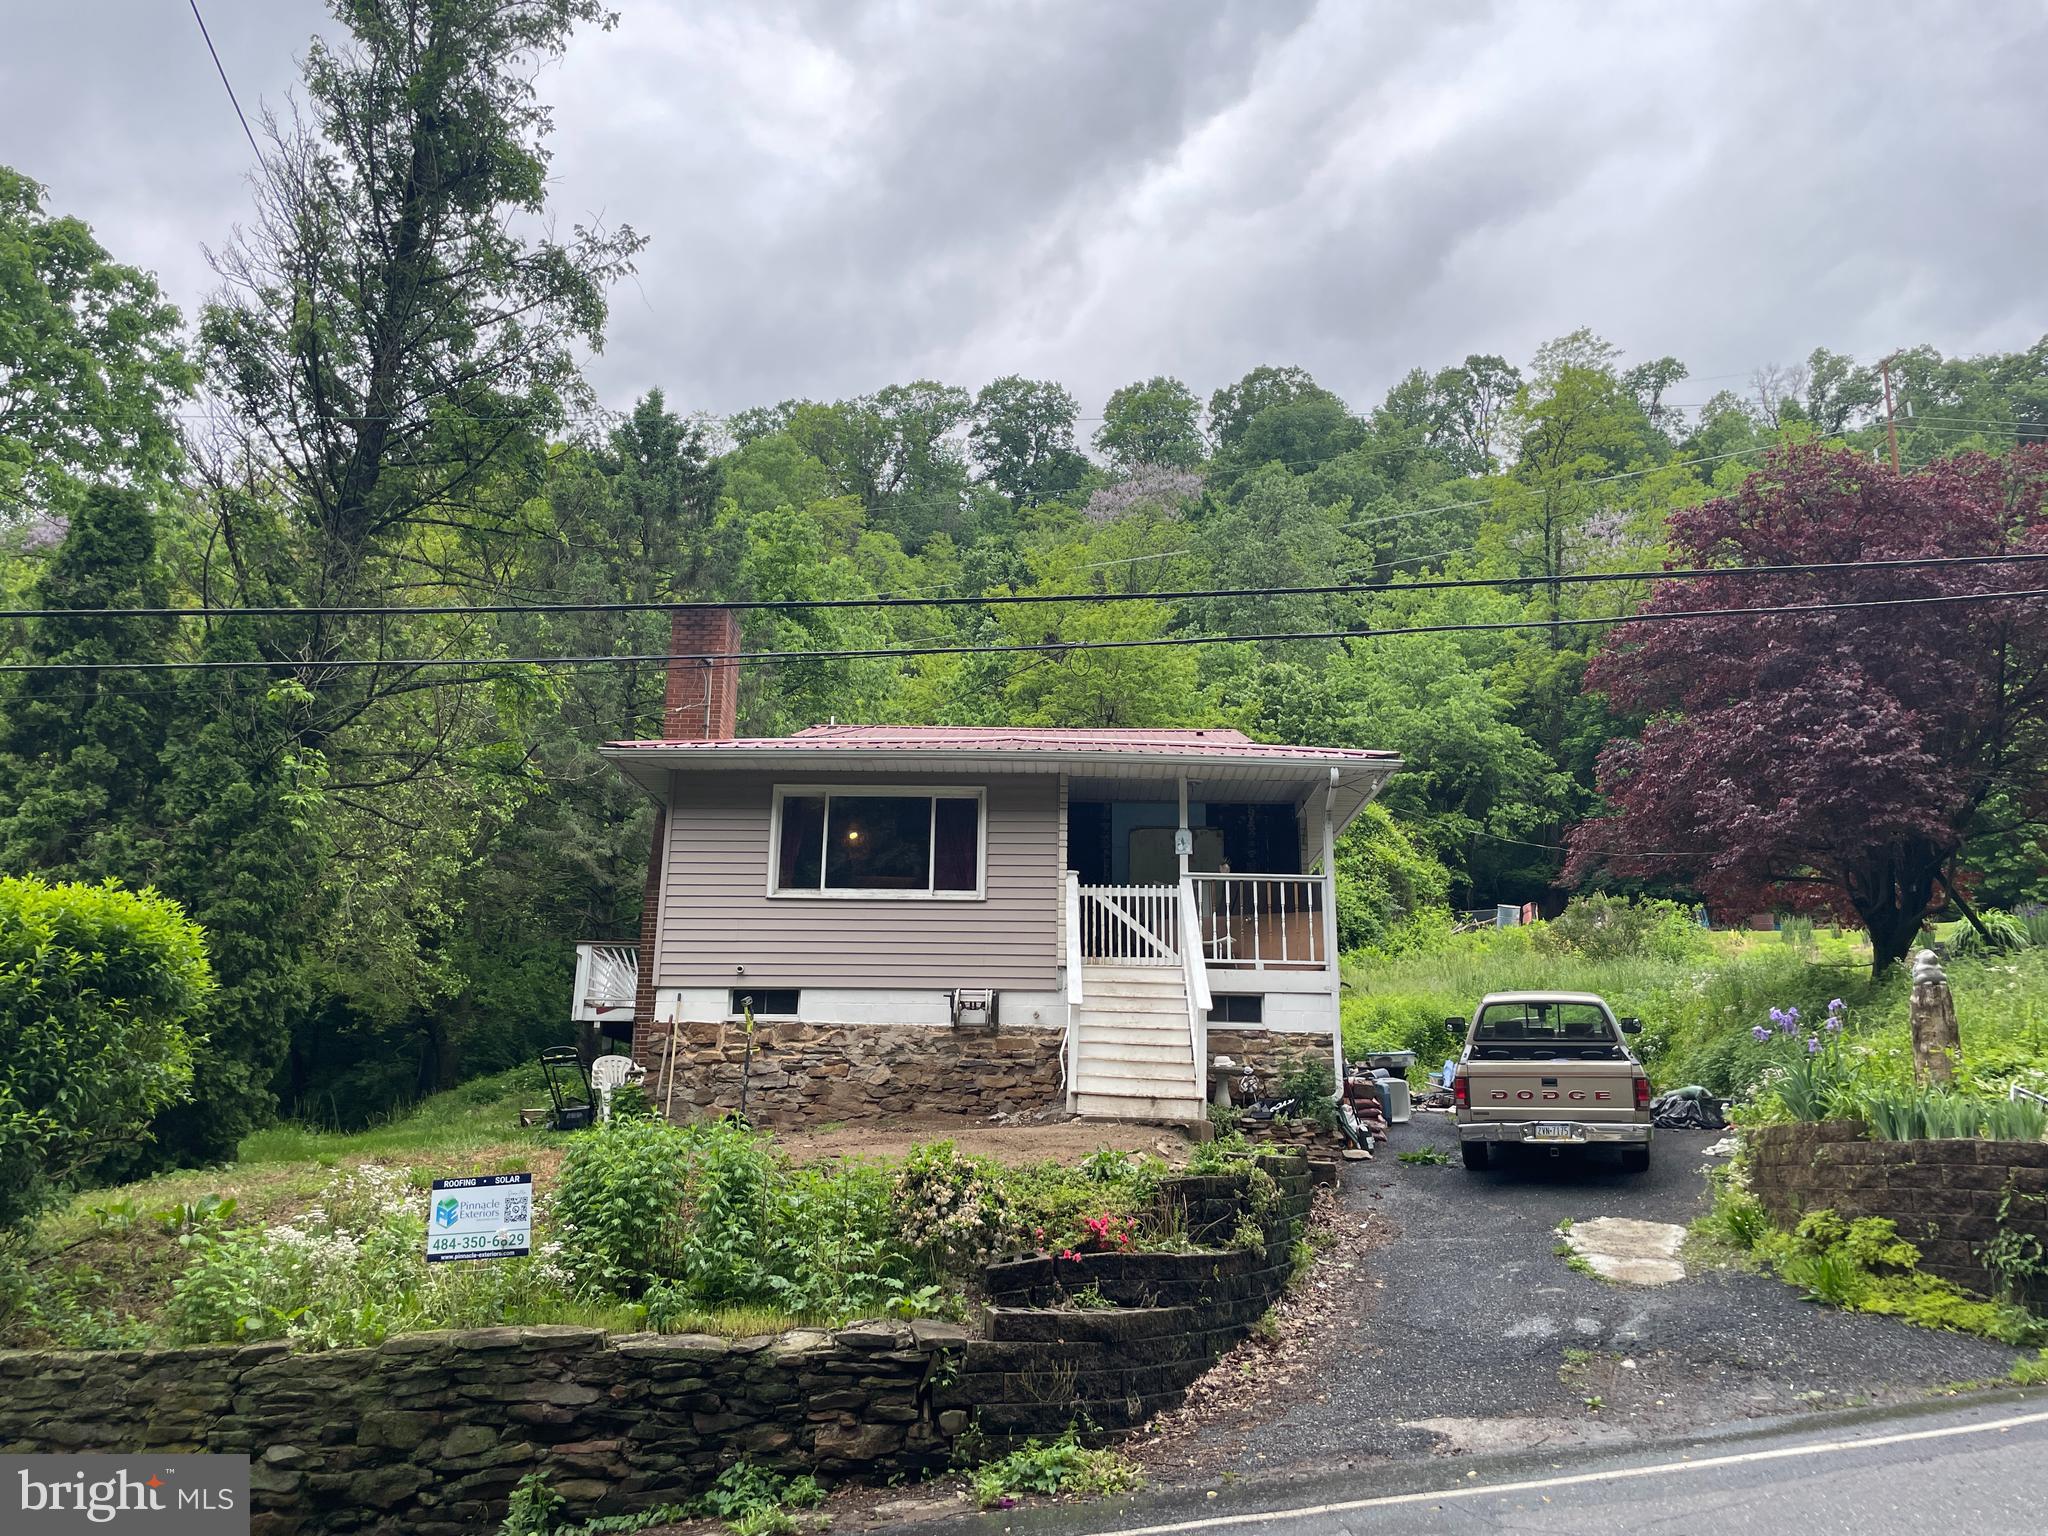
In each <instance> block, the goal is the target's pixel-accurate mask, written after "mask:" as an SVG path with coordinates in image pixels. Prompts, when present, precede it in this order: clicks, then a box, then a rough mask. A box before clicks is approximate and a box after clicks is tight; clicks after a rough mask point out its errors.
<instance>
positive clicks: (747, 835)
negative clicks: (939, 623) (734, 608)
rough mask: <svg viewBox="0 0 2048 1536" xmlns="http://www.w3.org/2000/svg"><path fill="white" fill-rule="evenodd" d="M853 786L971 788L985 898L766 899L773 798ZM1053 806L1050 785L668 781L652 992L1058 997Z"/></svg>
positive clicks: (751, 778) (841, 778) (709, 777)
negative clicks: (779, 791)
mask: <svg viewBox="0 0 2048 1536" xmlns="http://www.w3.org/2000/svg"><path fill="white" fill-rule="evenodd" d="M863 780H867V781H871V782H873V783H876V784H901V785H905V786H909V785H922V784H933V785H948V786H956V787H967V786H972V785H985V786H986V788H987V791H988V798H987V811H986V814H987V817H988V845H987V846H988V867H987V869H986V871H985V872H984V876H983V889H984V891H985V892H986V897H985V899H983V900H979V901H943V900H940V901H922V900H876V901H863V900H859V899H856V898H844V897H840V898H819V899H804V898H791V897H775V898H771V897H770V896H769V895H768V852H769V842H770V835H769V834H770V828H769V820H770V815H771V811H770V807H771V805H772V803H773V800H774V790H775V786H776V785H778V784H784V785H796V784H808V783H818V784H826V783H829V784H837V785H843V784H848V783H859V782H862V781H863ZM1059 805H1060V781H1059V777H1058V776H1057V775H1054V774H1028V775H1012V776H1004V777H998V778H973V777H959V778H943V777H934V776H931V775H924V774H919V775H903V774H875V775H849V774H845V773H838V774H832V775H817V774H813V775H800V774H766V773H754V772H747V773H687V774H676V775H673V776H672V778H671V783H670V804H669V811H668V820H667V826H666V833H667V840H668V849H667V857H666V860H665V862H664V867H663V871H662V903H661V937H660V944H659V949H658V953H657V956H656V961H655V985H656V986H658V987H730V986H733V985H735V984H736V983H741V982H744V983H745V984H747V985H752V986H758V987H905V988H938V987H952V986H987V987H1003V988H1011V989H1020V990H1030V991H1052V990H1054V989H1056V988H1057V987H1058V985H1059V963H1060V962H1059V945H1060V930H1061V914H1060V900H1061V893H1062V890H1063V889H1064V884H1063V877H1062V874H1061V868H1060V844H1061V835H1060V834H1061V828H1060V815H1059ZM741 966H744V967H746V974H745V976H744V977H741V975H740V973H739V971H738V967H741Z"/></svg>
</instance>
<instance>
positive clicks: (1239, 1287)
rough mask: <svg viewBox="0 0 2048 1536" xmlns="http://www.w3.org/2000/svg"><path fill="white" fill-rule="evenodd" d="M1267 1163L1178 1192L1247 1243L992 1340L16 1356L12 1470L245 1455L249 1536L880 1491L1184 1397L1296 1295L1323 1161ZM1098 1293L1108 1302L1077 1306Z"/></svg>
mask: <svg viewBox="0 0 2048 1536" xmlns="http://www.w3.org/2000/svg"><path fill="white" fill-rule="evenodd" d="M1264 1166H1265V1167H1266V1169H1267V1170H1268V1172H1269V1173H1270V1175H1271V1179H1272V1182H1271V1183H1270V1184H1269V1185H1264V1193H1263V1195H1262V1196H1254V1195H1253V1193H1252V1183H1253V1181H1252V1179H1251V1178H1250V1176H1247V1175H1233V1176H1229V1177H1208V1178H1185V1179H1178V1180H1169V1181H1167V1183H1166V1184H1165V1185H1164V1186H1163V1189H1162V1198H1164V1199H1166V1200H1167V1201H1169V1202H1170V1203H1171V1205H1172V1207H1173V1208H1174V1209H1175V1210H1176V1211H1178V1212H1179V1219H1180V1220H1181V1222H1182V1223H1183V1229H1184V1230H1185V1231H1186V1233H1187V1234H1188V1236H1189V1239H1190V1241H1192V1242H1208V1243H1216V1244H1226V1243H1231V1242H1232V1241H1233V1240H1235V1244H1236V1245H1235V1246H1227V1247H1218V1248H1214V1249H1211V1250H1209V1251H1206V1252H1201V1251H1197V1252H1181V1253H1132V1254H1125V1253H1103V1254H1088V1255H1084V1256H1082V1257H1081V1258H1080V1259H1079V1260H1078V1261H1075V1260H1062V1259H1047V1258H1032V1259H1024V1260H1019V1261H1016V1262H1012V1263H1006V1264H999V1265H994V1266H992V1267H991V1268H990V1269H989V1270H988V1272H987V1275H986V1285H987V1292H988V1296H989V1299H990V1305H989V1307H988V1309H987V1311H986V1316H985V1324H986V1326H985V1333H986V1337H979V1338H976V1337H970V1336H969V1331H968V1330H967V1329H965V1328H962V1327H959V1326H956V1325H953V1324H947V1323H927V1322H914V1323H908V1324H902V1323H861V1324H855V1325H853V1326H852V1327H848V1328H842V1329H838V1330H835V1331H831V1332H827V1331H822V1330H798V1331H796V1332H792V1333H787V1334H782V1335H779V1336H774V1337H764V1338H755V1339H740V1340H727V1339H719V1338H712V1337H708V1336H704V1335H695V1334H635V1335H630V1336H623V1337H615V1336H607V1335H605V1334H604V1333H602V1332H600V1331H598V1330H595V1329H589V1328H572V1327H528V1328H491V1329H483V1330H478V1331H469V1332H440V1333H414V1334H401V1335H398V1336H397V1337H394V1338H392V1339H389V1340H387V1341H386V1342H385V1343H384V1344H382V1345H380V1346H378V1347H377V1348H374V1349H345V1350H332V1351H328V1352H324V1353H293V1352H291V1351H290V1350H288V1349H287V1348H286V1347H285V1346H283V1345H282V1344H274V1343H273V1344H255V1345H249V1346H246V1347H241V1348H198V1349H157V1350H122V1351H27V1350H15V1351H0V1452H8V1453H24V1452H54V1453H60V1454H61V1453H85V1452H129V1453H132V1452H136V1451H144V1450H158V1451H165V1452H177V1451H212V1452H225V1453H245V1454H247V1455H248V1456H249V1457H250V1458H251V1461H252V1467H251V1492H252V1496H253V1503H254V1518H253V1520H252V1524H251V1531H252V1536H345V1533H356V1532H361V1533H364V1536H473V1533H475V1532H478V1531H489V1530H492V1529H495V1528H496V1526H497V1524H498V1522H499V1521H500V1520H501V1519H502V1518H503V1517H504V1513H505V1505H506V1499H507V1496H508V1495H509V1494H510V1493H511V1491H512V1489H513V1487H514V1486H515V1485H516V1484H517V1483H518V1481H519V1480H520V1479H521V1478H522V1477H524V1476H525V1475H526V1474H527V1473H529V1472H534V1471H538V1472H542V1473H544V1474H546V1476H547V1478H548V1480H549V1483H550V1485H551V1486H552V1487H553V1488H554V1490H555V1492H557V1493H558V1494H560V1495H561V1496H562V1497H563V1498H564V1499H565V1500H566V1501H567V1506H568V1507H567V1509H566V1511H565V1513H566V1515H567V1516H568V1517H569V1518H570V1519H573V1520H583V1519H588V1518H590V1517H592V1516H594V1515H599V1514H610V1513H615V1512H624V1511H629V1510H636V1509H645V1508H648V1507H650V1506H653V1505H656V1504H663V1503H671V1502H676V1501H679V1500H682V1499H685V1498H687V1497H689V1496H691V1495H693V1494H695V1493H698V1492H700V1491H702V1490H703V1488H704V1487H705V1486H706V1485H707V1484H709V1483H710V1482H711V1480H712V1479H713V1478H714V1477H716V1476H717V1474H718V1473H719V1472H720V1471H721V1470H722V1469H723V1468H725V1467H727V1466H729V1465H731V1464H732V1463H734V1462H736V1461H739V1460H742V1459H744V1460H748V1461H752V1462H755V1463H757V1464H759V1465H763V1466H768V1467H773V1468H776V1469H779V1470H782V1471H786V1472H796V1471H812V1472H815V1473H817V1474H819V1475H820V1476H822V1477H824V1478H825V1479H827V1480H833V1479H840V1478H846V1477H862V1478H883V1477H892V1476H895V1475H897V1474H914V1473H916V1472H917V1471H920V1470H922V1469H924V1468H926V1467H931V1466H936V1465H940V1464H942V1463H943V1462H945V1461H946V1460H947V1459H948V1458H949V1457H950V1455H951V1453H952V1450H953V1447H954V1442H955V1441H956V1440H958V1439H960V1438H961V1437H963V1436H968V1435H972V1436H974V1437H978V1443H979V1444H982V1445H986V1446H991V1447H995V1446H1001V1445H1003V1444H1006V1443H1010V1442H1014V1441H1015V1440H1017V1439H1019V1438H1021V1437H1024V1436H1028V1435H1034V1434H1056V1433H1058V1432H1060V1431H1062V1430H1064V1429H1065V1428H1066V1427H1067V1426H1068V1425H1069V1424H1072V1423H1076V1422H1081V1421H1084V1420H1085V1421H1086V1422H1087V1423H1089V1424H1092V1425H1093V1426H1094V1427H1095V1428H1097V1429H1099V1430H1114V1429H1121V1428H1127V1427H1130V1426H1134V1425H1137V1424H1140V1423H1142V1422H1143V1421H1144V1420H1145V1419H1146V1418H1148V1417H1150V1416H1151V1415H1152V1414H1153V1413H1156V1412H1158V1411H1159V1410H1160V1409H1162V1408H1166V1407H1169V1406H1171V1405H1173V1404H1174V1403H1177V1402H1179V1401H1180V1399H1181V1396H1182V1395H1183V1394H1184V1393H1185V1391H1186V1388H1187V1386H1188V1384H1189V1383H1190V1382H1192V1381H1193V1380H1194V1379H1195V1378H1196V1377H1197V1376H1199V1375H1201V1374H1202V1372H1204V1371H1206V1370H1207V1369H1208V1368H1209V1367H1210V1365H1212V1364H1213V1363H1214V1362H1215V1360H1216V1359H1217V1357H1218V1356H1220V1355H1221V1354H1222V1353H1223V1351H1224V1350H1226V1349H1228V1348H1229V1347H1230V1346H1231V1345H1232V1344H1234V1343H1236V1342H1237V1341H1238V1340H1239V1339H1241V1338H1243V1337H1244V1335H1245V1334H1246V1333H1247V1332H1248V1331H1250V1329H1251V1326H1252V1324H1253V1323H1255V1322H1256V1321H1257V1320H1258V1318H1259V1317H1260V1315H1261V1314H1262V1313H1264V1311H1265V1310H1266V1308H1267V1307H1268V1306H1269V1305H1270V1304H1271V1302H1272V1300H1273V1299H1274V1298H1275V1297H1276V1296H1277V1295H1278V1294H1279V1293H1280V1291H1281V1289H1282V1288H1283V1287H1284V1286H1285V1284H1286V1282H1287V1278H1288V1273H1289V1259H1290V1249H1291V1248H1292V1245H1293V1242H1294V1239H1295V1237H1296V1236H1297V1235H1298V1233H1299V1231H1300V1230H1301V1229H1300V1226H1299V1223H1301V1222H1303V1221H1304V1220H1305V1219H1306V1217H1307V1215H1308V1208H1309V1187H1310V1170H1309V1164H1308V1162H1307V1161H1306V1159H1304V1158H1301V1157H1299V1156H1285V1155H1282V1156H1275V1157H1271V1158H1268V1159H1267V1160H1266V1161H1265V1164H1264ZM1260 1182H1261V1183H1262V1184H1263V1181H1260ZM1247 1216H1249V1217H1250V1221H1249V1222H1247V1221H1246V1217H1247ZM1254 1237H1255V1240H1253V1239H1254ZM1090 1287H1092V1288H1093V1290H1094V1293H1095V1294H1094V1295H1093V1296H1092V1297H1091V1300H1094V1301H1100V1300H1107V1301H1109V1302H1113V1303H1115V1305H1114V1306H1113V1307H1107V1308H1096V1309H1089V1310H1083V1309H1080V1308H1077V1307H1076V1306H1075V1305H1074V1304H1073V1301H1072V1297H1073V1295H1074V1293H1075V1292H1077V1291H1079V1290H1082V1289H1086V1288H1090Z"/></svg>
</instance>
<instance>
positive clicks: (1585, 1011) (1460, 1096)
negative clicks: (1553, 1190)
mask: <svg viewBox="0 0 2048 1536" xmlns="http://www.w3.org/2000/svg"><path fill="white" fill-rule="evenodd" d="M1444 1022H1445V1024H1446V1025H1448V1026H1449V1027H1450V1028H1451V1029H1453V1030H1457V1029H1463V1030H1464V1031H1465V1049H1464V1052H1463V1054H1462V1055H1460V1056H1459V1058H1458V1061H1457V1065H1456V1070H1455V1072H1454V1075H1453V1077H1452V1080H1451V1094H1452V1098H1453V1099H1454V1100H1455V1102H1456V1104H1457V1125H1458V1143H1459V1148H1460V1150H1461V1151H1462V1152H1463V1153H1464V1156H1465V1166H1466V1167H1467V1168H1484V1167H1486V1166H1487V1164H1488V1163H1489V1162H1490V1161H1491V1160H1492V1154H1493V1149H1494V1148H1495V1147H1496V1146H1498V1145H1500V1144H1502V1143H1503V1142H1505V1143H1508V1144H1511V1145H1515V1146H1532V1147H1545V1148H1548V1149H1550V1150H1552V1151H1556V1150H1558V1149H1560V1148H1563V1147H1583V1146H1611V1147H1616V1148H1619V1149H1620V1152H1621V1166H1622V1167H1623V1168H1624V1169H1626V1170H1628V1171H1629V1172H1631V1173H1641V1172H1643V1171H1644V1170H1645V1169H1647V1168H1648V1167H1649V1166H1650V1078H1649V1074H1648V1073H1646V1072H1644V1071H1643V1068H1642V1064H1641V1063H1640V1062H1638V1061H1637V1060H1636V1058H1635V1054H1634V1053H1633V1052H1632V1051H1630V1050H1629V1048H1628V1044H1627V1039H1626V1037H1627V1036H1629V1035H1633V1034H1636V1033H1638V1032H1639V1031H1640V1030H1641V1029H1642V1027H1643V1026H1642V1024H1641V1023H1640V1022H1638V1021H1637V1020H1635V1019H1617V1018H1616V1017H1615V1016H1614V1011H1613V1010H1612V1009H1611V1008H1609V1007H1608V1006H1607V1004H1606V1003H1605V1002H1603V1001H1602V1000H1601V999H1599V998H1597V997H1595V996H1594V995H1593V994H1592V993H1590V992H1494V993H1489V994H1488V995H1487V996H1486V997H1483V998H1481V999H1480V1001H1479V1006H1478V1008H1476V1009H1475V1010H1474V1011H1473V1014H1472V1017H1471V1019H1470V1020H1466V1019H1455V1018H1454V1019H1446V1020H1445V1021H1444Z"/></svg>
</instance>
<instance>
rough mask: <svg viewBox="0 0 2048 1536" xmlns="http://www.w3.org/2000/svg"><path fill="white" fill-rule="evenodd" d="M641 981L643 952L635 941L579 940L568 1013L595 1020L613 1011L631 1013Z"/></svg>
mask: <svg viewBox="0 0 2048 1536" xmlns="http://www.w3.org/2000/svg"><path fill="white" fill-rule="evenodd" d="M639 983H640V952H639V951H638V950H637V949H635V948H634V947H633V946H632V945H630V944H578V945H577V946H576V981H575V988H574V991H573V992H572V993H571V996H570V1000H569V1017H570V1018H571V1019H573V1020H575V1021H576V1022H577V1023H579V1024H596V1023H599V1022H600V1021H602V1020H604V1019H605V1018H607V1017H609V1016H611V1015H614V1014H620V1013H624V1014H628V1015H630V1014H631V1013H632V1012H633V995H634V992H635V991H636V990H637V988H638V986H639Z"/></svg>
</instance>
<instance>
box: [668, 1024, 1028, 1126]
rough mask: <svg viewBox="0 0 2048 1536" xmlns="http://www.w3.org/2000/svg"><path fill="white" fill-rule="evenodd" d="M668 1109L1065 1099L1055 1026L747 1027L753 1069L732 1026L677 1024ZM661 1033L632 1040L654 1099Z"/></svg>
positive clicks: (1015, 1107) (695, 1114)
mask: <svg viewBox="0 0 2048 1536" xmlns="http://www.w3.org/2000/svg"><path fill="white" fill-rule="evenodd" d="M677 1027H678V1029H680V1031H681V1035H680V1037H679V1038H678V1040H677V1042H676V1064H675V1079H676V1083H675V1094H674V1097H673V1100H672V1104H671V1108H672V1113H673V1114H674V1115H675V1116H676V1117H677V1118H679V1119H684V1120H696V1119H701V1118H703V1117H705V1116H707V1115H716V1114H723V1113H726V1112H727V1111H730V1110H736V1109H738V1108H739V1103H740V1082H741V1079H742V1078H743V1077H744V1078H745V1080H746V1084H747V1118H748V1119H749V1120H751V1121H753V1122H754V1123H755V1124H756V1125H772V1126H783V1127H788V1126H795V1125H817V1124H819V1123H821V1122H827V1121H833V1120H872V1119H875V1118H878V1117H879V1116H882V1115H901V1114H909V1113H920V1114H947V1115H990V1114H994V1113H995V1112H996V1111H998V1110H1005V1111H1009V1112H1012V1113H1016V1112H1021V1111H1024V1110H1033V1109H1045V1108H1048V1107H1057V1106H1059V1105H1061V1104H1063V1103H1064V1102H1065V1094H1064V1090H1063V1088H1062V1086H1061V1064H1060V1057H1061V1051H1062V1048H1063V1043H1064V1037H1063V1035H1062V1034H1061V1032H1060V1031H1059V1030H1056V1029H1036V1028H1028V1029H1027V1028H1016V1029H992V1030H991V1029H954V1028H950V1027H948V1026H945V1025H919V1024H911V1025H890V1024H799V1023H790V1022H780V1023H765V1022H764V1023H758V1024H756V1025H755V1026H754V1055H753V1065H752V1066H751V1068H750V1067H748V1066H747V1064H746V1057H747V1042H746V1036H745V1034H744V1033H743V1032H742V1031H741V1029H740V1027H739V1026H738V1025H736V1024H730V1023H727V1024H716V1023H712V1024H682V1025H679V1026H677ZM665 1043H666V1036H665V1035H664V1034H663V1033H662V1030H661V1027H660V1026H656V1027H655V1028H654V1029H653V1030H650V1031H648V1032H646V1033H645V1034H644V1035H643V1036H642V1038H641V1039H640V1040H639V1041H638V1042H637V1045H636V1056H637V1059H638V1060H639V1061H640V1062H641V1064H642V1065H643V1066H645V1067H646V1068H647V1083H648V1088H649V1091H650V1092H651V1093H653V1094H654V1095H655V1097H656V1100H657V1102H660V1101H661V1100H662V1099H664V1098H666V1097H667V1095H666V1094H665V1092H664V1086H665V1085H664V1084H663V1082H662V1077H661V1074H662V1071H663V1062H662V1056H663V1049H664V1047H665Z"/></svg>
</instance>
